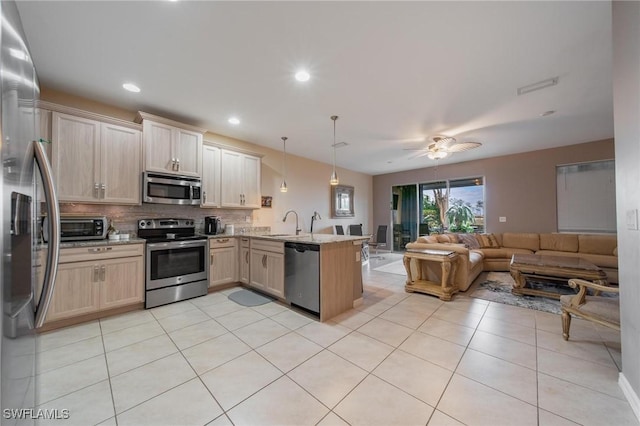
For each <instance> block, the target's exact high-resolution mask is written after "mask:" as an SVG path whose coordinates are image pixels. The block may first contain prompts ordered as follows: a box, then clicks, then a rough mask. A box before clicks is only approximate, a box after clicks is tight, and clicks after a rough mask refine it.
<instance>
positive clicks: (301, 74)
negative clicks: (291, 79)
mask: <svg viewBox="0 0 640 426" xmlns="http://www.w3.org/2000/svg"><path fill="white" fill-rule="evenodd" d="M295 77H296V80H298V81H309V79H310V78H311V75H309V73H308V72H306V71H305V70H300V71H298V72H297V73H296V76H295Z"/></svg>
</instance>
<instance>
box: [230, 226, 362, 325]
mask: <svg viewBox="0 0 640 426" xmlns="http://www.w3.org/2000/svg"><path fill="white" fill-rule="evenodd" d="M248 239H249V240H250V253H251V254H250V255H248V256H246V257H247V258H248V259H251V261H250V265H248V266H250V275H251V279H250V280H249V281H248V285H249V287H252V288H256V289H258V290H262V291H266V292H268V293H270V294H272V295H275V296H277V297H279V298H281V299H283V300H286V299H287V298H286V297H285V281H286V280H287V279H291V274H292V273H293V271H291V270H287V268H290V266H289V265H291V259H289V260H285V254H284V253H285V245H287V243H294V244H288V245H291V246H294V245H313V246H317V252H318V253H319V268H318V269H319V271H318V272H319V277H318V278H319V318H320V321H321V322H324V321H327V320H329V319H331V318H333V317H335V316H336V315H339V314H341V313H343V312H346V311H348V310H349V309H352V308H353V306H354V302H357V301H358V300H359V299H361V298H362V258H361V250H362V244H363V242H364V241H366V240H368V239H369V237H368V236H350V235H332V234H303V235H273V234H272V235H252V236H249V237H248ZM265 244H266V247H265ZM268 247H270V248H268ZM269 250H271V252H272V253H275V255H273V256H272V258H273V261H272V262H271V264H269V260H268V259H269V257H268V254H269ZM278 253H279V256H278ZM288 255H289V254H288ZM278 258H279V259H280V260H279V262H278ZM241 261H242V260H241ZM285 263H287V265H288V266H287V267H285ZM263 268H267V269H269V268H270V271H269V272H267V273H266V274H265V275H267V276H269V277H271V278H272V279H273V281H275V282H274V283H273V284H271V283H270V282H269V281H267V283H266V284H265V286H264V287H261V285H262V282H261V278H256V277H263V276H265V275H263V274H262V272H261V270H262V269H263ZM240 269H241V270H242V265H241V266H240ZM285 275H287V277H285ZM267 280H269V278H267ZM312 285H313V284H312V283H311V282H307V280H305V282H304V283H298V287H300V286H302V287H304V286H312ZM286 301H287V302H291V301H290V300H286Z"/></svg>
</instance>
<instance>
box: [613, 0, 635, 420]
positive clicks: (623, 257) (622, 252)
mask: <svg viewBox="0 0 640 426" xmlns="http://www.w3.org/2000/svg"><path fill="white" fill-rule="evenodd" d="M612 4H613V26H612V27H613V81H614V84H613V106H614V130H615V136H616V199H617V210H618V212H617V215H618V256H619V257H618V267H619V270H618V272H619V279H620V315H621V320H622V375H621V380H620V384H621V387H622V389H623V390H624V391H625V395H626V396H627V399H628V400H629V402H630V403H631V406H632V407H633V408H634V411H635V413H636V416H638V418H639V419H640V399H639V396H640V356H639V354H640V311H639V310H638V306H640V285H638V284H639V281H640V231H638V230H637V229H633V230H630V229H628V227H627V214H628V213H631V214H637V212H638V209H640V120H639V117H640V3H638V2H623V1H614V2H613V3H612Z"/></svg>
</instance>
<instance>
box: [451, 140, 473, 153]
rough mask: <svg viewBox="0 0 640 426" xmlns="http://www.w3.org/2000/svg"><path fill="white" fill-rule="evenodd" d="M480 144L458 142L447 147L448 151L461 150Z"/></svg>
mask: <svg viewBox="0 0 640 426" xmlns="http://www.w3.org/2000/svg"><path fill="white" fill-rule="evenodd" d="M481 145H482V144H481V143H480V142H460V143H456V144H454V145H451V146H449V147H447V149H446V150H447V151H448V152H463V151H468V150H470V149H474V148H478V147H479V146H481Z"/></svg>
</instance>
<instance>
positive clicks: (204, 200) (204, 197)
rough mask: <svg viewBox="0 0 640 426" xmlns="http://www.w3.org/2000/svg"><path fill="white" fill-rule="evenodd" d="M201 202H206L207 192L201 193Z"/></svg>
mask: <svg viewBox="0 0 640 426" xmlns="http://www.w3.org/2000/svg"><path fill="white" fill-rule="evenodd" d="M202 202H203V203H206V202H207V191H202Z"/></svg>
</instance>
